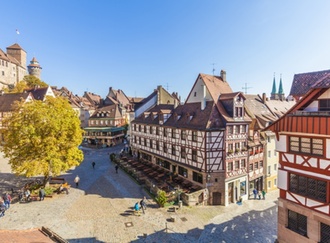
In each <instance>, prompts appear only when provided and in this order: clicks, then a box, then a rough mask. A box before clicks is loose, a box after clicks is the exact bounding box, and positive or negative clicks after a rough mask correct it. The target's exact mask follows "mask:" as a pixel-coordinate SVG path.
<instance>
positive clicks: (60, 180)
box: [49, 177, 65, 184]
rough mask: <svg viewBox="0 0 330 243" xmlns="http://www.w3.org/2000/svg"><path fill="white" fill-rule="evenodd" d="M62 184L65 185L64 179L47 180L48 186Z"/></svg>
mask: <svg viewBox="0 0 330 243" xmlns="http://www.w3.org/2000/svg"><path fill="white" fill-rule="evenodd" d="M64 183H65V179H64V178H60V177H53V178H50V180H49V184H64Z"/></svg>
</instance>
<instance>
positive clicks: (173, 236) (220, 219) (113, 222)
mask: <svg viewBox="0 0 330 243" xmlns="http://www.w3.org/2000/svg"><path fill="white" fill-rule="evenodd" d="M121 148H122V145H119V146H115V147H113V148H106V149H95V150H93V149H84V153H85V159H84V161H83V162H82V164H81V165H80V166H79V167H77V168H73V169H72V170H70V171H68V172H67V173H65V174H64V175H62V177H64V178H65V179H66V180H67V181H68V182H69V184H71V189H70V193H69V194H68V195H65V194H60V195H56V196H55V197H53V198H46V199H45V200H44V201H41V202H39V201H34V202H31V203H15V204H13V205H12V206H11V208H10V209H9V210H8V211H7V212H6V216H5V217H2V218H0V230H28V229H33V228H41V227H42V226H44V227H47V228H49V229H51V230H52V231H54V232H56V233H57V234H58V235H60V236H61V237H63V238H64V239H66V240H68V241H69V242H70V243H71V242H72V243H76V242H77V243H78V242H157V243H158V242H222V243H229V242H261V243H263V242H274V241H275V239H276V234H277V205H276V202H277V196H278V191H275V192H273V193H269V194H267V195H266V200H248V201H244V202H243V205H242V206H239V205H237V204H231V205H229V206H228V207H223V206H196V207H183V208H182V209H179V210H175V211H174V212H169V211H170V210H168V208H159V207H158V205H157V204H156V203H155V202H154V201H153V200H152V199H151V197H150V196H149V194H148V193H147V192H146V191H145V190H144V188H143V187H141V186H140V185H138V184H137V183H136V182H135V181H133V180H132V179H131V178H130V177H129V176H128V175H127V174H125V173H124V172H123V171H122V170H120V169H119V172H118V174H116V173H115V165H114V164H113V163H112V162H110V160H109V153H112V152H119V151H120V150H121ZM92 161H95V162H96V166H95V169H93V168H92ZM0 168H2V169H1V171H0V190H2V192H3V191H5V190H8V189H10V188H11V186H15V187H17V188H18V187H19V186H20V183H21V184H22V183H24V182H25V180H23V179H22V178H16V177H15V176H14V175H13V174H12V173H10V167H9V166H8V164H7V161H6V160H5V159H0ZM76 175H79V177H80V183H79V188H75V184H74V182H73V180H74V178H75V176H76ZM143 196H146V197H147V205H148V208H147V210H146V212H145V214H142V215H141V216H135V215H133V206H134V204H135V203H136V202H138V201H140V200H141V198H143ZM170 219H174V220H175V222H170V221H171V220H170Z"/></svg>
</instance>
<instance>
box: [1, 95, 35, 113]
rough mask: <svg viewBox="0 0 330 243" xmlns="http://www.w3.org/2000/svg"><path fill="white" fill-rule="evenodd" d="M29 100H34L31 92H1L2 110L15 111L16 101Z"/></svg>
mask: <svg viewBox="0 0 330 243" xmlns="http://www.w3.org/2000/svg"><path fill="white" fill-rule="evenodd" d="M21 100H24V101H28V100H33V96H32V94H31V93H14V94H1V95H0V112H10V111H13V107H12V106H13V104H14V102H15V101H21Z"/></svg>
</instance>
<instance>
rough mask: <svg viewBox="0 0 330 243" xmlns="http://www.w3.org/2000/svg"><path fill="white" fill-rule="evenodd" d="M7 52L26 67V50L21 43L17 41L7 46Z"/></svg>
mask: <svg viewBox="0 0 330 243" xmlns="http://www.w3.org/2000/svg"><path fill="white" fill-rule="evenodd" d="M7 54H8V55H10V56H12V57H14V58H15V59H16V60H17V61H18V62H19V64H20V65H21V67H24V68H25V67H26V52H25V51H24V50H23V49H22V47H20V45H19V44H17V43H15V44H13V45H11V46H8V47H7Z"/></svg>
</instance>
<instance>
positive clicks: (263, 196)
mask: <svg viewBox="0 0 330 243" xmlns="http://www.w3.org/2000/svg"><path fill="white" fill-rule="evenodd" d="M261 193H262V199H263V200H265V199H266V197H265V196H266V192H265V189H263V190H262V192H261Z"/></svg>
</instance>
